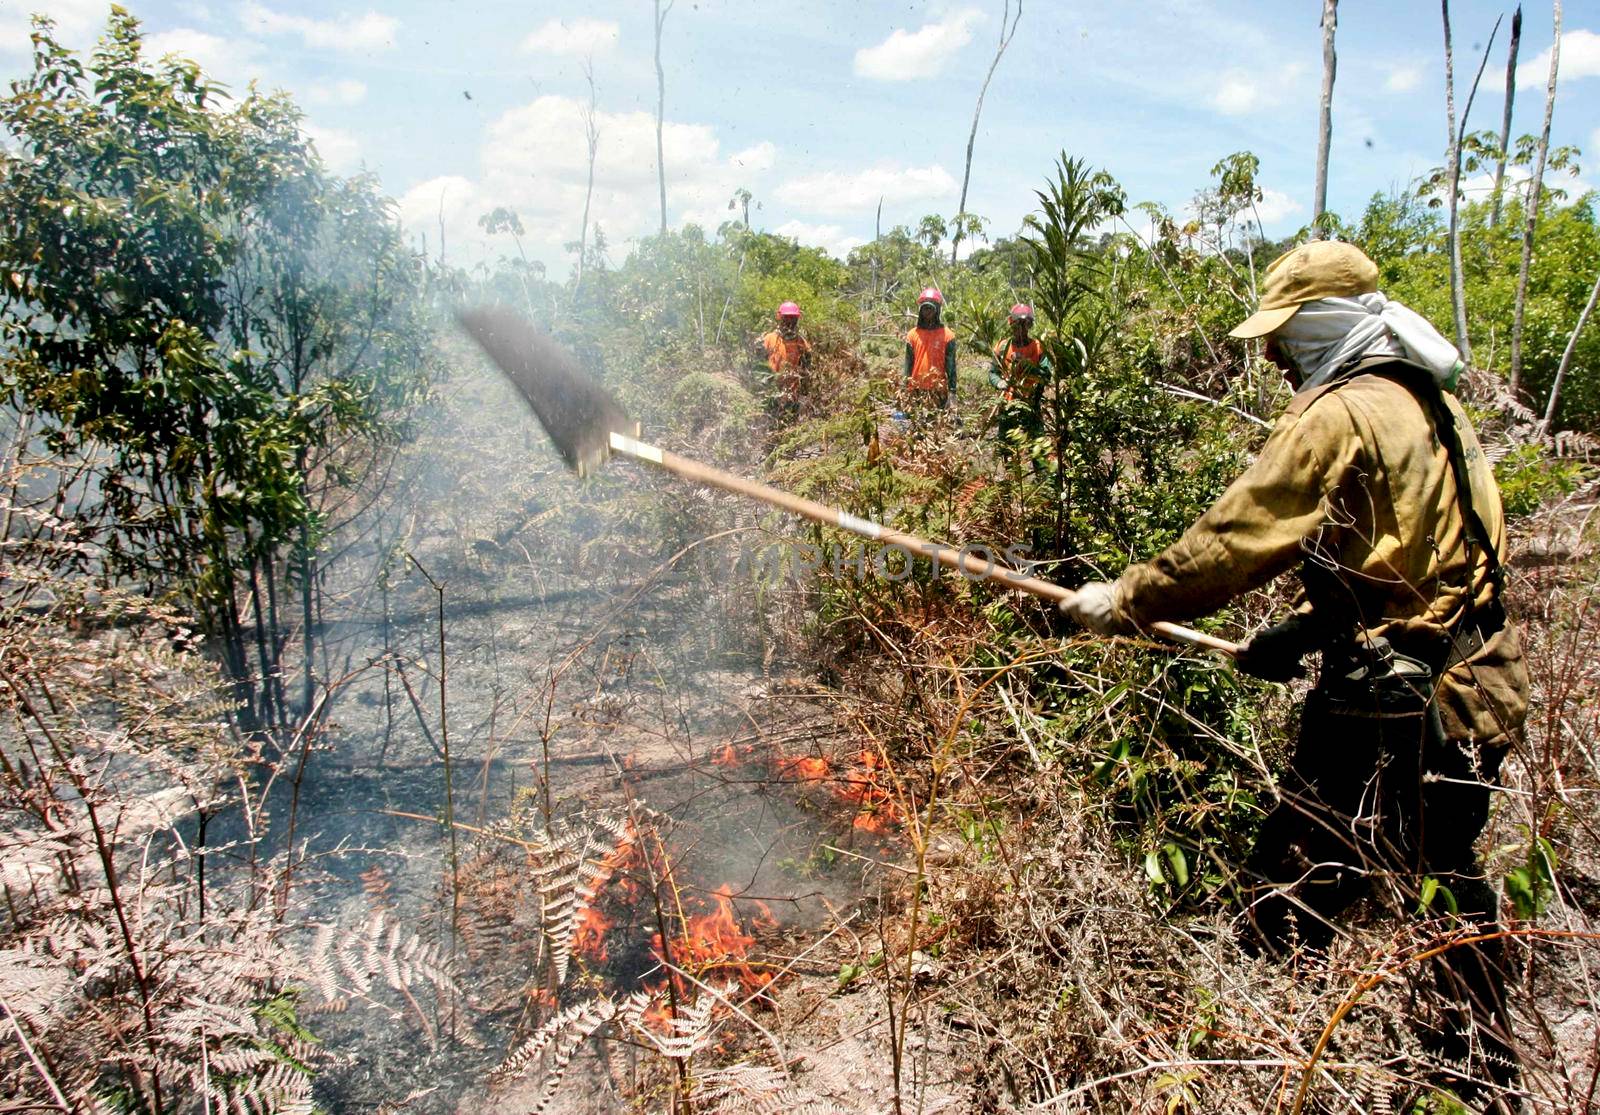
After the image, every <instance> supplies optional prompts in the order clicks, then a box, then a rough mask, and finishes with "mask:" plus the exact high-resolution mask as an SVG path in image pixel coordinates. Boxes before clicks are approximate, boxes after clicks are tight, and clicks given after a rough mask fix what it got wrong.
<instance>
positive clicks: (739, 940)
mask: <svg viewBox="0 0 1600 1115" xmlns="http://www.w3.org/2000/svg"><path fill="white" fill-rule="evenodd" d="M711 898H712V902H713V903H714V909H713V910H712V911H711V912H710V913H707V914H693V915H690V916H689V917H687V918H685V919H684V927H683V932H682V933H681V934H679V935H675V936H674V937H673V938H672V942H671V952H670V956H669V954H668V953H667V951H666V950H664V949H663V948H662V944H661V934H660V933H656V934H654V935H653V937H652V939H651V944H650V950H651V951H652V952H653V953H655V956H656V959H657V960H660V961H662V962H663V963H666V962H667V961H668V960H669V958H670V961H671V963H672V964H673V965H674V966H675V967H678V968H682V969H683V970H684V971H686V972H689V973H690V974H692V975H694V976H695V977H697V978H701V977H703V976H704V975H705V974H706V973H707V972H722V973H727V974H729V975H732V976H734V977H735V978H736V979H737V980H738V981H739V983H740V984H741V985H742V986H743V987H744V989H745V990H746V991H759V990H760V989H761V988H763V987H765V986H766V985H767V984H768V983H770V982H772V974H771V973H770V972H760V971H757V970H755V969H754V968H752V967H750V965H749V964H747V963H746V962H745V958H746V957H747V956H749V954H750V949H751V948H752V947H753V946H754V945H755V943H756V939H755V938H754V937H752V936H751V935H750V934H749V933H746V932H745V931H744V928H743V927H742V926H741V925H740V924H739V917H738V914H737V912H736V911H735V910H734V906H733V887H732V886H730V885H729V884H727V883H724V884H722V886H720V887H718V888H717V889H716V890H714V891H712V892H711ZM755 905H756V906H757V907H758V908H759V910H760V912H761V914H760V917H758V918H757V919H756V920H755V921H754V922H753V923H752V924H755V925H757V926H762V927H765V926H767V925H773V926H775V925H776V924H777V921H776V919H775V918H773V916H772V911H771V910H769V909H767V907H766V906H765V905H763V904H762V903H759V902H758V903H755Z"/></svg>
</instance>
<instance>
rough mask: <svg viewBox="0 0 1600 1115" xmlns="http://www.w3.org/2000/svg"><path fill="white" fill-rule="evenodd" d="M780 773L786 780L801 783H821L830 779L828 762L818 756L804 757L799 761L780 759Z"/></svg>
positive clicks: (798, 759)
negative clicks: (794, 780)
mask: <svg viewBox="0 0 1600 1115" xmlns="http://www.w3.org/2000/svg"><path fill="white" fill-rule="evenodd" d="M778 773H780V774H782V775H783V776H784V777H785V778H794V779H798V780H799V781H801V782H821V781H822V780H823V779H824V778H826V777H828V774H829V773H830V772H829V770H828V760H826V759H823V758H821V757H818V756H812V755H803V756H801V757H800V758H797V759H779V760H778Z"/></svg>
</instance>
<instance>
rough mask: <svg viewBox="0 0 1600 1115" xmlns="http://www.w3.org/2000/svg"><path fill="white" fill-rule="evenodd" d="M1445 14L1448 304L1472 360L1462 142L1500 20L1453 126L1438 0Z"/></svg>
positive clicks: (1450, 73) (1464, 353) (1449, 60)
mask: <svg viewBox="0 0 1600 1115" xmlns="http://www.w3.org/2000/svg"><path fill="white" fill-rule="evenodd" d="M1440 7H1441V9H1442V10H1443V14H1444V103H1445V116H1446V118H1447V119H1448V122H1449V128H1450V154H1449V159H1450V307H1451V309H1452V310H1453V311H1454V316H1455V322H1456V349H1457V350H1458V351H1459V352H1460V353H1461V359H1462V360H1463V361H1465V362H1466V363H1467V364H1471V363H1472V341H1471V338H1470V337H1469V336H1468V334H1467V279H1466V275H1465V274H1464V273H1463V271H1462V267H1461V222H1460V198H1459V196H1458V194H1459V193H1460V189H1461V143H1462V141H1463V140H1464V139H1465V138H1466V135H1467V121H1468V119H1470V118H1471V116H1472V102H1473V101H1474V100H1476V99H1477V97H1478V83H1479V82H1480V81H1482V80H1483V71H1484V67H1486V66H1487V65H1488V64H1489V51H1490V50H1491V49H1493V47H1494V37H1495V36H1496V35H1498V34H1499V33H1500V20H1499V19H1496V20H1495V21H1494V28H1493V30H1491V31H1490V32H1489V41H1488V42H1487V43H1486V44H1484V48H1483V60H1482V61H1480V62H1479V63H1478V73H1477V75H1476V76H1475V77H1474V78H1473V79H1472V89H1471V90H1470V91H1469V92H1468V93H1467V103H1466V106H1465V107H1464V108H1463V109H1462V110H1461V126H1460V127H1459V128H1458V127H1456V82H1455V59H1454V56H1453V54H1452V51H1451V44H1450V0H1440Z"/></svg>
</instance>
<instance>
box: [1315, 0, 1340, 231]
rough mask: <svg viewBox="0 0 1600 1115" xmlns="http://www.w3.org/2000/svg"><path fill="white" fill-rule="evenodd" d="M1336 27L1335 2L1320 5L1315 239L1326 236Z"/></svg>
mask: <svg viewBox="0 0 1600 1115" xmlns="http://www.w3.org/2000/svg"><path fill="white" fill-rule="evenodd" d="M1338 26H1339V0H1323V3H1322V113H1321V117H1320V118H1319V120H1318V125H1317V188H1316V200H1315V201H1314V202H1313V203H1312V206H1311V226H1312V228H1313V229H1314V230H1315V232H1314V234H1313V235H1315V236H1316V238H1317V239H1318V240H1321V239H1323V238H1325V237H1326V236H1327V235H1328V230H1327V227H1326V225H1325V224H1324V223H1323V220H1322V218H1323V214H1325V213H1327V211H1328V147H1329V145H1330V144H1331V143H1332V142H1333V76H1334V72H1335V71H1336V70H1337V69H1338V65H1339V62H1338V57H1337V56H1336V55H1335V54H1334V50H1333V33H1334V31H1335V30H1336V29H1337V28H1338Z"/></svg>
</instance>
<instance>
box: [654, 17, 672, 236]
mask: <svg viewBox="0 0 1600 1115" xmlns="http://www.w3.org/2000/svg"><path fill="white" fill-rule="evenodd" d="M672 3H673V0H667V6H666V7H664V8H663V7H662V6H661V0H655V4H656V182H657V183H658V184H659V186H660V187H661V235H663V236H665V235H666V234H667V164H666V163H665V162H664V161H663V155H662V147H661V122H662V120H663V119H664V118H665V116H666V112H667V75H666V73H665V72H664V71H663V70H662V69H661V27H662V25H663V24H665V23H666V22H667V14H668V13H669V12H671V11H672Z"/></svg>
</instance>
